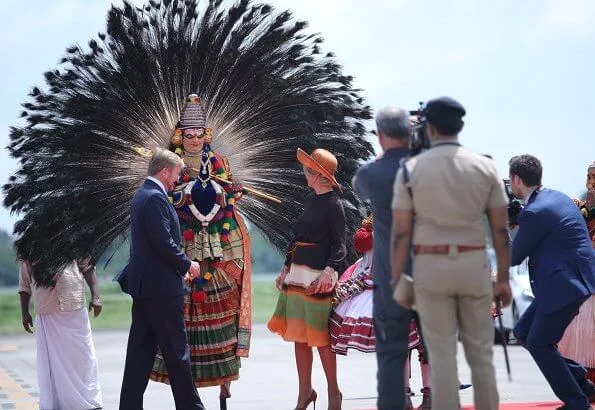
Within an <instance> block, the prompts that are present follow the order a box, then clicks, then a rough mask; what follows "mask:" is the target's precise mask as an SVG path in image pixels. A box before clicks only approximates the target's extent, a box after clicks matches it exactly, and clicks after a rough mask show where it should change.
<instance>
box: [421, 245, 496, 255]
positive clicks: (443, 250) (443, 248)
mask: <svg viewBox="0 0 595 410" xmlns="http://www.w3.org/2000/svg"><path fill="white" fill-rule="evenodd" d="M451 247H454V248H455V249H456V250H457V252H459V253H461V252H471V251H479V250H481V249H485V248H486V247H485V245H484V246H473V245H414V246H413V253H414V254H415V255H420V254H422V255H423V254H433V255H446V254H448V253H450V248H451Z"/></svg>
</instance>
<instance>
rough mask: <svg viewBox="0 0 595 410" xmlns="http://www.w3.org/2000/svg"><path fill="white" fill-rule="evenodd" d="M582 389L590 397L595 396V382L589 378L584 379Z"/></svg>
mask: <svg viewBox="0 0 595 410" xmlns="http://www.w3.org/2000/svg"><path fill="white" fill-rule="evenodd" d="M580 387H581V390H582V391H583V393H584V394H585V396H587V397H588V398H589V399H591V398H592V397H593V396H595V384H593V382H592V381H591V380H589V379H584V381H583V382H582V383H581V384H580Z"/></svg>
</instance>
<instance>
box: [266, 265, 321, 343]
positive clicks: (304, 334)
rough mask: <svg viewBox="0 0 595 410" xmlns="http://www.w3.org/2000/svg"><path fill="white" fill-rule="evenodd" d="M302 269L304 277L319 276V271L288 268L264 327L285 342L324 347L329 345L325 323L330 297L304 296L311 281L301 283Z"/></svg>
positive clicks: (300, 267)
mask: <svg viewBox="0 0 595 410" xmlns="http://www.w3.org/2000/svg"><path fill="white" fill-rule="evenodd" d="M296 268H297V269H296ZM304 269H306V271H309V272H307V275H306V276H311V277H312V276H314V275H317V276H320V273H321V271H314V270H312V269H309V268H306V267H303V266H296V265H292V266H291V268H290V272H289V274H288V275H287V278H286V279H285V285H284V287H283V291H281V292H280V294H279V299H278V300H277V306H276V308H275V312H274V313H273V317H272V318H271V319H270V320H269V323H268V325H267V327H268V328H269V330H270V331H271V332H273V333H277V334H279V335H280V336H281V337H282V338H283V340H285V341H287V342H297V343H306V344H308V346H311V347H317V346H326V345H329V344H330V334H329V327H328V323H329V317H330V312H331V300H332V296H331V295H328V294H325V295H306V293H305V289H306V288H307V287H308V285H309V284H310V283H311V282H312V281H313V280H315V279H312V280H308V279H306V280H305V281H304V280H303V279H304V275H303V273H304ZM317 276H316V278H317ZM308 282H310V283H308Z"/></svg>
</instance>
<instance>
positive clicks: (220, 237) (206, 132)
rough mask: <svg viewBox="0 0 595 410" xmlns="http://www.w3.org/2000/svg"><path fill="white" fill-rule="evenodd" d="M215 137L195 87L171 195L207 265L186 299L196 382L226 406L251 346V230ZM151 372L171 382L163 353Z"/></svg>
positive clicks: (178, 138) (192, 254) (185, 233)
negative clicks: (217, 390)
mask: <svg viewBox="0 0 595 410" xmlns="http://www.w3.org/2000/svg"><path fill="white" fill-rule="evenodd" d="M211 138H212V131H211V129H209V128H207V126H206V118H205V113H204V109H203V107H202V105H201V102H200V99H199V97H198V95H196V94H191V95H189V96H188V99H187V101H186V105H185V106H184V109H183V110H182V114H181V118H180V121H179V123H178V125H177V127H176V129H175V131H174V134H173V136H172V140H171V147H170V148H171V149H172V150H173V151H174V152H175V153H177V154H178V155H179V156H180V157H181V158H182V159H183V160H184V164H185V165H186V168H185V169H184V170H183V171H182V175H181V177H180V180H179V181H178V184H177V185H176V188H175V189H174V191H173V192H172V193H171V194H170V195H171V196H170V200H171V202H172V204H173V206H174V208H175V209H176V213H177V214H178V217H179V218H180V226H181V229H182V248H183V249H184V252H185V253H186V255H187V256H188V257H189V258H190V259H192V260H195V261H198V262H200V266H201V274H200V276H198V277H195V278H193V280H192V282H191V293H190V294H188V295H187V296H186V297H185V301H184V319H185V322H186V332H187V334H188V344H189V346H190V356H191V359H190V360H191V367H192V373H193V375H194V378H195V384H196V386H197V387H208V386H220V387H221V391H220V400H221V407H224V402H225V400H226V399H227V398H229V397H230V395H231V394H230V382H231V381H233V380H237V379H238V377H239V371H240V358H241V357H247V356H248V350H249V347H250V330H251V307H250V303H251V281H250V277H251V268H250V237H249V235H248V231H247V229H246V225H245V223H244V220H243V219H242V217H241V216H240V215H239V214H238V213H237V212H236V209H235V202H236V200H238V199H239V198H240V197H241V195H242V187H241V186H240V185H239V184H236V183H232V181H233V179H232V174H231V170H230V169H229V165H228V163H227V160H226V159H225V158H224V157H223V156H221V155H219V154H218V153H217V152H215V151H213V149H212V148H211V146H210V142H211ZM151 379H152V380H154V381H159V382H164V383H168V382H169V380H168V376H167V369H166V368H165V361H164V360H163V356H162V355H161V354H160V353H158V354H157V357H156V359H155V364H154V366H153V372H152V373H151Z"/></svg>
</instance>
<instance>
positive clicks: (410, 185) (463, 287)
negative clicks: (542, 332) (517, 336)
mask: <svg viewBox="0 0 595 410" xmlns="http://www.w3.org/2000/svg"><path fill="white" fill-rule="evenodd" d="M421 114H422V118H421V121H422V123H423V124H425V127H426V131H425V132H426V135H427V137H429V140H430V143H431V148H430V149H429V150H428V151H426V152H423V153H421V154H420V155H418V156H416V157H413V158H411V159H409V160H408V161H407V162H406V163H405V164H404V165H403V167H401V169H400V170H399V173H398V175H397V179H396V181H395V186H394V195H393V202H392V208H393V219H392V220H393V228H392V249H391V252H392V255H393V257H392V259H391V265H392V274H393V277H394V279H396V280H398V279H399V278H400V277H401V276H402V272H403V271H404V267H405V264H406V260H407V256H408V254H409V244H410V242H411V243H412V246H413V254H414V261H413V277H414V278H415V286H414V289H415V290H414V292H415V304H416V309H417V311H418V313H419V315H420V318H421V324H422V329H423V332H424V338H425V341H426V346H427V349H428V351H429V357H430V365H431V366H432V372H431V373H432V374H431V378H432V402H433V403H435V404H436V405H438V406H439V407H440V408H444V409H456V408H459V407H460V403H459V397H458V390H459V383H458V381H457V380H458V378H457V363H456V346H457V334H460V336H461V340H462V342H463V346H464V348H465V354H466V357H467V360H468V362H469V366H470V368H471V374H472V380H473V389H474V400H475V408H477V409H480V410H488V409H489V410H496V409H497V408H498V391H497V387H496V377H495V370H494V366H493V363H492V344H493V335H494V330H493V325H492V317H491V314H490V312H491V306H492V300H493V297H494V296H495V297H496V298H497V299H499V300H500V301H501V302H502V304H503V305H504V306H506V305H508V304H509V303H510V299H511V291H510V286H509V284H508V269H509V243H508V231H507V205H508V200H507V198H506V196H505V194H504V187H503V182H502V180H501V179H500V178H499V177H498V172H497V170H496V164H495V163H494V161H492V160H491V159H489V158H487V157H485V156H483V155H479V154H475V153H473V152H471V151H469V150H467V149H465V148H463V147H462V146H461V145H460V143H459V141H458V137H457V135H458V133H459V132H460V131H461V129H462V128H463V124H464V123H463V121H462V117H463V116H464V115H465V109H464V108H463V106H462V105H461V104H460V103H458V102H457V101H455V100H453V99H452V98H448V97H442V98H437V99H434V100H431V101H429V102H428V103H427V104H426V106H425V108H424V109H423V110H422V113H421ZM486 213H487V217H488V220H489V223H490V226H491V229H492V235H493V241H494V249H495V251H496V256H497V260H498V277H497V282H496V284H495V285H494V287H493V288H492V281H491V272H490V264H489V262H488V259H487V254H486V227H485V224H484V217H485V215H486ZM414 214H415V224H414V223H413V219H414ZM434 358H439V359H436V360H435V359H434Z"/></svg>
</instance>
